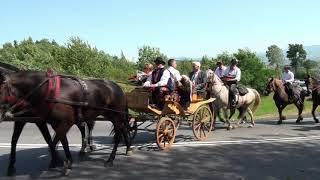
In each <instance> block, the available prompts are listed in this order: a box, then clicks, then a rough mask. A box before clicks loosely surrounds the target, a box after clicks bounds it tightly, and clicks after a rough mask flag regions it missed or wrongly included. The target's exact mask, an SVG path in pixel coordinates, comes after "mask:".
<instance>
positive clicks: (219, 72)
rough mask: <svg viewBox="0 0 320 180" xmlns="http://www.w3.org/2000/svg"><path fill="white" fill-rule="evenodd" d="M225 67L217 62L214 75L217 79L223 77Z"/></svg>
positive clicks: (220, 62)
mask: <svg viewBox="0 0 320 180" xmlns="http://www.w3.org/2000/svg"><path fill="white" fill-rule="evenodd" d="M226 69H227V68H226V66H224V65H223V63H222V61H218V62H217V68H216V70H215V71H214V73H215V74H216V75H217V76H218V77H219V78H222V77H223V75H224V71H225V70H226Z"/></svg>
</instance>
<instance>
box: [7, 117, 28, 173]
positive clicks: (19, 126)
mask: <svg viewBox="0 0 320 180" xmlns="http://www.w3.org/2000/svg"><path fill="white" fill-rule="evenodd" d="M25 125H26V123H25V122H14V130H13V134H12V138H11V151H10V160H9V166H8V169H7V175H8V176H13V175H15V173H16V168H15V163H16V147H17V142H18V139H19V137H20V135H21V132H22V130H23V127H24V126H25Z"/></svg>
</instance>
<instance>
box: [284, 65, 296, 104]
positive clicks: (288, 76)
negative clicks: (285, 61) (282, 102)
mask: <svg viewBox="0 0 320 180" xmlns="http://www.w3.org/2000/svg"><path fill="white" fill-rule="evenodd" d="M282 81H283V83H284V86H285V87H286V89H287V93H288V100H289V102H293V100H294V94H293V87H292V83H293V81H294V74H293V72H291V71H290V66H289V65H286V66H284V72H283V75H282Z"/></svg>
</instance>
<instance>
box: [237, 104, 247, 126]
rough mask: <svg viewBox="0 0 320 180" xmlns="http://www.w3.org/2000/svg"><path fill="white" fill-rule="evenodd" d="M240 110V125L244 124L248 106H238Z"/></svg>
mask: <svg viewBox="0 0 320 180" xmlns="http://www.w3.org/2000/svg"><path fill="white" fill-rule="evenodd" d="M238 110H239V116H238V122H237V124H238V125H240V123H241V124H242V123H243V121H244V118H245V114H246V112H247V107H241V108H238Z"/></svg>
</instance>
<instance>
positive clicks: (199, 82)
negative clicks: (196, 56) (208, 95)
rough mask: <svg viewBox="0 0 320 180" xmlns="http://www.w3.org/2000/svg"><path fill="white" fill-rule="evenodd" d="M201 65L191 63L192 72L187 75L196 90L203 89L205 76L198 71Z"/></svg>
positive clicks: (195, 62) (196, 62)
mask: <svg viewBox="0 0 320 180" xmlns="http://www.w3.org/2000/svg"><path fill="white" fill-rule="evenodd" d="M200 67H201V64H200V62H198V61H194V62H192V72H190V73H189V78H190V80H191V81H192V84H193V85H194V87H195V89H196V90H201V89H203V88H204V87H205V84H206V79H207V75H206V73H205V72H203V71H201V70H200Z"/></svg>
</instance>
